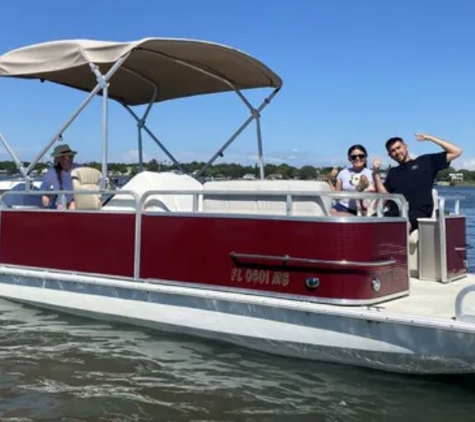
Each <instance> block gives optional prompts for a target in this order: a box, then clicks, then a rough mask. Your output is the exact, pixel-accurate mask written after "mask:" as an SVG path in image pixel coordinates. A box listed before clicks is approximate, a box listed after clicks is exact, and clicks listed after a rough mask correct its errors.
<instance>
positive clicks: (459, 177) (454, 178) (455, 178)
mask: <svg viewBox="0 0 475 422" xmlns="http://www.w3.org/2000/svg"><path fill="white" fill-rule="evenodd" d="M449 177H450V181H451V182H454V183H455V182H463V173H450V174H449Z"/></svg>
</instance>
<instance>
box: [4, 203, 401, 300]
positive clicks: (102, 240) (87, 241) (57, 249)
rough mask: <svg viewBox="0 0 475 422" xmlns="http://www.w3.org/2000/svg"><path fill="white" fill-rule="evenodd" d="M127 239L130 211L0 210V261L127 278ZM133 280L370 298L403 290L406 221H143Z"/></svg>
mask: <svg viewBox="0 0 475 422" xmlns="http://www.w3.org/2000/svg"><path fill="white" fill-rule="evenodd" d="M134 239H135V215H133V214H118V213H117V214H116V213H108V214H99V213H68V212H66V213H52V212H26V211H4V212H2V214H1V232H0V262H1V263H3V264H13V265H22V266H31V267H42V268H51V269H58V270H67V271H72V272H87V273H98V274H105V275H112V276H122V277H133V275H134ZM352 263H353V264H352ZM139 276H140V278H143V279H152V280H168V281H173V282H175V281H178V282H185V283H199V284H202V285H204V286H210V287H217V288H233V289H247V290H250V291H253V292H256V293H258V292H263V293H264V292H266V293H271V294H272V293H273V294H279V295H298V296H304V297H307V298H308V299H310V300H325V301H336V302H345V303H349V304H351V303H352V302H354V303H355V304H356V303H359V304H360V303H364V302H375V301H379V300H384V299H385V298H389V297H393V296H394V295H398V294H404V292H407V291H408V268H407V233H406V224H405V222H404V221H400V222H398V221H387V220H386V221H381V222H374V223H370V222H365V221H361V220H360V221H355V222H349V221H345V222H342V221H336V220H332V221H310V220H296V219H275V218H274V219H264V218H263V219H256V218H234V217H222V216H219V217H218V216H206V215H203V216H185V215H178V214H174V215H167V214H159V215H143V216H142V225H141V242H140V266H139Z"/></svg>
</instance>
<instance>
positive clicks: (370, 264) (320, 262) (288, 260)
mask: <svg viewBox="0 0 475 422" xmlns="http://www.w3.org/2000/svg"><path fill="white" fill-rule="evenodd" d="M229 255H230V257H231V258H232V259H234V260H238V261H239V260H240V261H246V260H248V261H249V260H250V261H260V262H262V261H268V264H267V265H276V264H278V263H280V264H281V265H299V264H300V265H302V264H303V265H315V266H320V267H332V268H334V267H337V268H345V269H352V268H374V267H387V266H390V265H394V264H395V263H396V260H395V259H386V260H379V261H378V260H375V261H347V260H345V259H342V260H339V261H331V260H325V259H311V258H297V257H292V256H289V255H282V256H278V255H257V254H244V253H237V252H231V253H230V254H229ZM264 265H265V264H264Z"/></svg>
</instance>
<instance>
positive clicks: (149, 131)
mask: <svg viewBox="0 0 475 422" xmlns="http://www.w3.org/2000/svg"><path fill="white" fill-rule="evenodd" d="M122 105H123V106H124V108H125V109H126V110H127V111H128V112H129V113H130V114H131V115H132V117H133V118H134V119H135V120H137V122H138V123H140V122H141V119H140V118H139V117H138V116H137V115H136V114H135V112H134V111H133V110H132V109H131V108H130V107H129V106H128V105H127V104H122ZM142 128H143V130H145V132H147V133H148V135H149V136H150V137H151V138H152V139H153V140H154V141H155V143H156V144H157V145H158V146H159V147H160V148H161V149H162V151H163V152H164V153H165V154H166V155H167V157H168V158H169V159H170V160H171V161H172V162H173V163H174V164H175V165H176V166H177V167H178V169H179V170H180V171H181V172H182V173H185V170H184V169H183V167H182V166H181V165H180V163H179V162H178V161H177V160H176V159H175V157H174V156H173V155H172V154H171V152H170V151H168V150H167V149H166V148H165V146H164V145H163V144H162V143H161V142H160V141H159V140H158V138H157V137H156V136H155V135H154V134H153V132H152V131H151V130H150V129H149V128H148V127H147V125H146V124H145V122H142Z"/></svg>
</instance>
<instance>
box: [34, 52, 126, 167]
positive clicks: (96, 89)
mask: <svg viewBox="0 0 475 422" xmlns="http://www.w3.org/2000/svg"><path fill="white" fill-rule="evenodd" d="M128 56H129V55H128V54H126V55H125V56H122V57H121V58H120V59H119V60H117V61H116V62H115V63H114V65H113V66H112V67H111V68H110V69H109V71H108V72H107V73H106V75H105V76H104V79H105V80H106V81H108V80H109V79H110V78H111V77H112V76H113V75H114V73H115V72H116V71H117V69H119V67H120V66H121V65H122V63H124V61H125V60H126V59H127V57H128ZM101 89H102V88H101V86H100V85H99V84H98V85H96V86H95V87H94V89H93V90H92V91H91V92H90V93H89V95H88V96H87V98H86V99H85V100H84V101H83V102H82V103H81V105H80V106H79V108H78V109H77V110H76V111H75V112H74V114H73V115H72V116H71V117H70V119H69V120H68V121H67V122H66V123H65V124H64V125H63V126H61V128H60V129H59V130H58V131H57V132H56V134H55V135H54V136H53V138H52V139H51V140H50V141H49V142H48V144H47V145H46V147H45V148H43V149H42V150H41V152H40V153H39V154H38V155H37V157H36V158H35V159H34V160H33V161H32V162H31V163H30V165H29V166H28V167H27V169H26V173H27V174H28V173H29V172H30V171H31V170H32V169H33V167H35V166H36V164H37V163H38V162H39V161H40V160H41V159H42V158H43V156H44V155H45V154H46V153H47V152H48V150H49V149H50V148H51V145H53V144H54V143H55V142H56V141H57V140H58V139H60V138H61V136H62V134H63V132H64V131H65V130H66V129H67V128H68V127H69V126H70V125H71V123H72V122H74V120H76V118H77V117H78V116H79V115H80V114H81V112H82V111H83V110H84V109H85V108H86V106H87V105H88V104H89V103H90V102H91V100H92V99H93V98H94V96H95V95H96V94H97V93H98V92H99V91H100V90H101Z"/></svg>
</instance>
